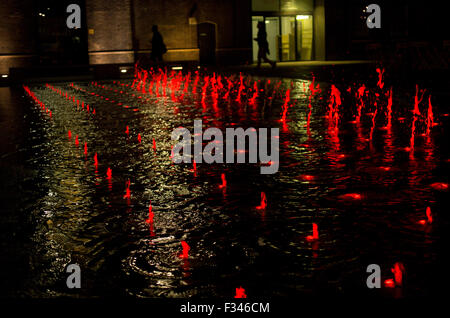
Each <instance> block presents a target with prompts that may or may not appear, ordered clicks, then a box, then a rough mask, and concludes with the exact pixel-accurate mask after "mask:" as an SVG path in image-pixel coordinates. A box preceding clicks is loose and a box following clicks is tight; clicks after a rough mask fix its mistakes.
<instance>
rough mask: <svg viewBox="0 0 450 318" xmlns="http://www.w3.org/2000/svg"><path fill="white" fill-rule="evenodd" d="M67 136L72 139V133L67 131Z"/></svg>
mask: <svg viewBox="0 0 450 318" xmlns="http://www.w3.org/2000/svg"><path fill="white" fill-rule="evenodd" d="M68 135H69V139H71V138H72V132H71V131H70V130H69V131H68Z"/></svg>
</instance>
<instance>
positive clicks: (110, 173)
mask: <svg viewBox="0 0 450 318" xmlns="http://www.w3.org/2000/svg"><path fill="white" fill-rule="evenodd" d="M106 179H108V180H111V179H112V170H111V168H109V167H108V169H107V170H106Z"/></svg>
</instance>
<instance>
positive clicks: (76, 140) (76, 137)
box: [75, 135, 80, 146]
mask: <svg viewBox="0 0 450 318" xmlns="http://www.w3.org/2000/svg"><path fill="white" fill-rule="evenodd" d="M79 144H80V143H79V142H78V135H76V136H75V146H78V145H79Z"/></svg>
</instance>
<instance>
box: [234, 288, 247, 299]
mask: <svg viewBox="0 0 450 318" xmlns="http://www.w3.org/2000/svg"><path fill="white" fill-rule="evenodd" d="M234 298H247V295H246V294H245V289H244V288H242V286H241V287H238V288H236V295H235V296H234Z"/></svg>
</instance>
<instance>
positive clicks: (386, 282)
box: [384, 278, 395, 288]
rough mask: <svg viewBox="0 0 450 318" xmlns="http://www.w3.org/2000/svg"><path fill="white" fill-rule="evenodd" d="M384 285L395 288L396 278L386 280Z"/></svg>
mask: <svg viewBox="0 0 450 318" xmlns="http://www.w3.org/2000/svg"><path fill="white" fill-rule="evenodd" d="M384 286H385V287H387V288H394V287H395V283H394V280H393V279H392V278H389V279H386V280H385V281H384Z"/></svg>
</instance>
